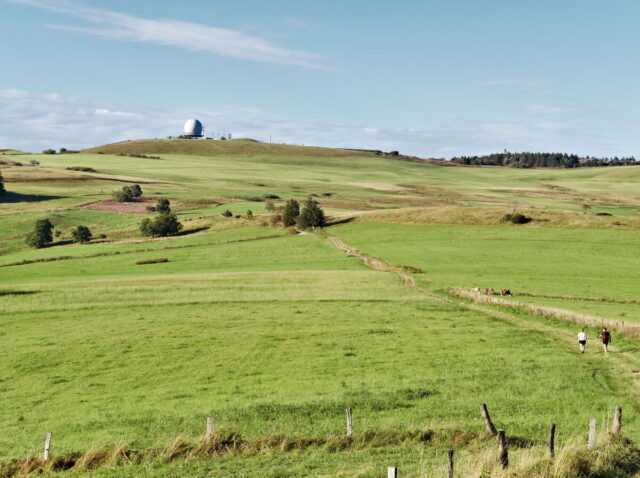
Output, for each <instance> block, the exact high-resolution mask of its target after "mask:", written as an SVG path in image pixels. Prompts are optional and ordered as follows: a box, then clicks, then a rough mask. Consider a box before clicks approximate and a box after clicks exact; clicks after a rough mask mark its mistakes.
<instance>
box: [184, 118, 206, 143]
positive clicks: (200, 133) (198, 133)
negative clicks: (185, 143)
mask: <svg viewBox="0 0 640 478" xmlns="http://www.w3.org/2000/svg"><path fill="white" fill-rule="evenodd" d="M182 136H183V137H185V138H203V137H204V127H203V126H202V123H201V122H200V120H197V119H190V120H187V122H186V123H185V124H184V133H183V134H182Z"/></svg>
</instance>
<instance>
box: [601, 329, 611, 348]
mask: <svg viewBox="0 0 640 478" xmlns="http://www.w3.org/2000/svg"><path fill="white" fill-rule="evenodd" d="M600 340H602V346H603V347H604V353H605V354H608V353H609V343H610V342H611V334H610V333H609V331H608V330H607V328H606V327H604V328H603V329H602V332H600Z"/></svg>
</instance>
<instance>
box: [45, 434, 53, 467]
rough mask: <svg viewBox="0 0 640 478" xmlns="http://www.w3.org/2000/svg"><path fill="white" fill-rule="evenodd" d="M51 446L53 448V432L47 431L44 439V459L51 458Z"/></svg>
mask: <svg viewBox="0 0 640 478" xmlns="http://www.w3.org/2000/svg"><path fill="white" fill-rule="evenodd" d="M49 448H51V432H47V435H46V437H45V439H44V461H47V460H48V459H49Z"/></svg>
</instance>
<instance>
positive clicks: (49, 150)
mask: <svg viewBox="0 0 640 478" xmlns="http://www.w3.org/2000/svg"><path fill="white" fill-rule="evenodd" d="M42 154H56V150H55V149H51V148H48V149H45V150H44V151H43V152H42Z"/></svg>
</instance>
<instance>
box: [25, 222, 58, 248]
mask: <svg viewBox="0 0 640 478" xmlns="http://www.w3.org/2000/svg"><path fill="white" fill-rule="evenodd" d="M52 232H53V224H51V221H49V219H38V220H37V221H36V223H35V225H34V228H33V231H32V232H31V234H29V235H28V236H27V240H26V243H27V245H29V246H31V247H35V248H37V249H40V248H42V247H45V246H46V245H47V244H50V243H51V242H52V241H53V234H52Z"/></svg>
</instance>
